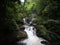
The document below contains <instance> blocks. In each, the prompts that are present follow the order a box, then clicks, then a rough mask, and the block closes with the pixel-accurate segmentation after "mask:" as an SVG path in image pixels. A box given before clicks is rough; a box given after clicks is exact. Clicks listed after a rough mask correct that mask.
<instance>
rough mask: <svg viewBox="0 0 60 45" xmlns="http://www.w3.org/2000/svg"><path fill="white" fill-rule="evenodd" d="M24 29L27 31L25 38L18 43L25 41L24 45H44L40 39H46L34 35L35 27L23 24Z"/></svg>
mask: <svg viewBox="0 0 60 45" xmlns="http://www.w3.org/2000/svg"><path fill="white" fill-rule="evenodd" d="M24 27H25V29H24V31H25V32H26V33H27V37H28V38H27V39H25V40H23V41H20V43H25V44H26V45H45V44H42V43H41V42H42V41H46V40H44V39H42V38H39V37H38V36H37V35H36V28H35V27H34V26H32V25H24Z"/></svg>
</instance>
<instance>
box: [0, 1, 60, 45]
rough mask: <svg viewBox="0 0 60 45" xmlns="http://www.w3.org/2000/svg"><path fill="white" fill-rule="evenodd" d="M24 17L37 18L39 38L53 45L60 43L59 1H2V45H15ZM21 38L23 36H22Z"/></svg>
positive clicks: (0, 39) (0, 40)
mask: <svg viewBox="0 0 60 45" xmlns="http://www.w3.org/2000/svg"><path fill="white" fill-rule="evenodd" d="M24 17H28V18H32V17H34V18H36V20H35V21H33V23H36V24H37V36H38V37H42V38H44V39H46V40H48V41H49V42H51V43H55V44H53V45H59V42H60V1H59V0H25V1H24V2H21V0H1V1H0V45H5V44H6V45H14V44H15V43H16V41H17V40H18V37H17V35H18V33H19V30H20V29H19V28H20V27H21V26H22V25H23V21H22V19H23V18H24ZM20 37H21V36H20ZM23 37H24V35H23Z"/></svg>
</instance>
